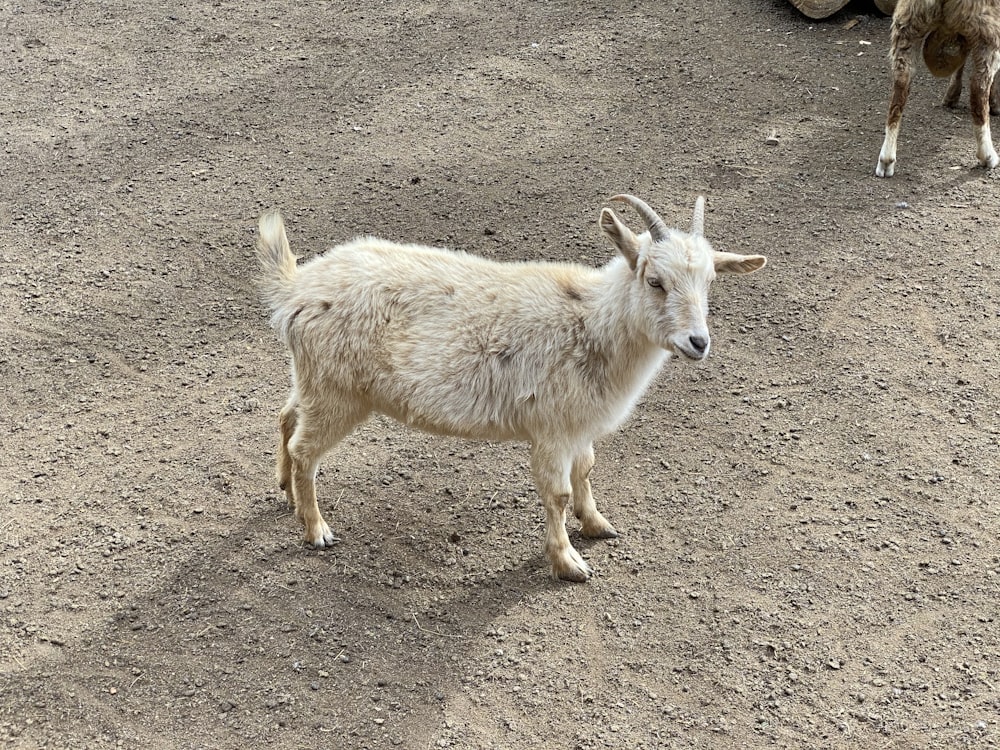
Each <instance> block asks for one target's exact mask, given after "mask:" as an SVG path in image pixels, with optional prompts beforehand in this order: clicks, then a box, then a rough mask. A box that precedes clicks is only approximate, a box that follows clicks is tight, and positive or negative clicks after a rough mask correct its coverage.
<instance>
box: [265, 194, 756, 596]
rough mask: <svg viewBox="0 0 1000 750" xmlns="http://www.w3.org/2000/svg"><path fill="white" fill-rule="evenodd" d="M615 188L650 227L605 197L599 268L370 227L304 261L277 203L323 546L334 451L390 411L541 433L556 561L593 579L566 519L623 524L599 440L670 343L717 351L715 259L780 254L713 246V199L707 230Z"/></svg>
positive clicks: (275, 290) (293, 421)
mask: <svg viewBox="0 0 1000 750" xmlns="http://www.w3.org/2000/svg"><path fill="white" fill-rule="evenodd" d="M612 200H620V201H625V202H628V203H629V204H631V205H632V206H633V207H635V208H636V210H637V211H638V212H639V214H640V215H641V216H642V218H643V220H644V222H645V223H646V226H647V229H648V231H646V232H644V233H642V234H640V235H636V234H634V233H633V232H632V230H630V229H629V228H628V227H627V226H625V225H624V224H623V223H622V222H621V221H620V220H619V219H618V217H617V216H616V215H615V213H614V212H613V211H612V210H611V209H609V208H605V209H604V210H603V211H602V212H601V216H600V226H601V228H602V229H603V231H604V233H605V234H606V235H607V236H608V237H609V238H610V239H611V241H612V242H613V243H614V245H615V246H616V247H617V248H618V251H619V253H620V255H619V256H617V257H616V258H615V259H613V260H611V261H610V262H609V263H608V264H607V265H606V266H604V267H603V268H600V269H596V268H590V267H585V266H580V265H576V264H568V263H497V262H493V261H490V260H486V259H483V258H479V257H476V256H473V255H467V254H465V253H461V252H452V251H449V250H443V249H436V248H429V247H423V246H418V245H402V244H396V243H393V242H388V241H385V240H379V239H374V238H371V237H366V238H361V239H356V240H354V241H352V242H348V243H346V244H343V245H339V246H337V247H334V248H333V249H331V250H329V251H327V252H326V253H325V254H324V255H322V256H319V257H317V258H314V259H313V260H311V261H309V262H307V263H304V264H303V265H301V266H297V265H296V257H295V256H294V255H292V253H291V250H290V249H289V245H288V240H287V238H286V235H285V229H284V223H283V221H282V218H281V216H280V215H279V214H278V213H276V212H270V213H266V214H265V215H264V216H262V217H261V219H260V226H259V232H260V236H259V242H258V256H259V259H260V262H261V264H262V266H263V269H264V277H263V279H262V289H263V294H264V298H265V299H266V301H267V303H268V304H269V306H270V308H271V310H272V316H271V323H272V325H273V327H274V328H275V329H276V330H277V332H278V334H279V336H280V338H281V340H282V341H284V343H285V344H286V345H287V346H288V348H289V350H290V351H291V355H292V390H291V395H290V396H289V398H288V401H287V403H286V404H285V407H284V408H283V409H282V410H281V415H280V419H279V422H280V432H281V438H280V444H279V451H278V466H277V475H278V482H279V484H280V486H281V487H282V488H284V490H285V491H286V493H287V498H288V502H289V505H290V506H292V507H293V508H294V509H295V513H296V515H297V516H298V518H299V520H300V521H301V522H302V524H303V525H304V526H305V538H306V542H307V543H308V544H310V545H312V546H314V547H324V546H326V545H329V544H331V543H333V542H334V541H335V540H336V538H335V537H334V535H333V533H332V532H331V530H330V527H329V526H328V525H327V523H326V521H325V520H324V519H323V516H322V515H321V514H320V511H319V507H318V505H317V502H316V488H315V482H314V479H315V474H316V469H317V466H318V464H319V461H320V458H321V457H322V456H323V455H324V454H325V453H326V452H327V451H328V450H329V449H330V448H332V447H333V446H334V445H335V444H336V443H337V442H338V441H339V440H341V439H342V438H343V437H345V436H346V435H347V434H348V433H349V432H351V430H353V429H354V428H355V427H356V426H357V425H358V424H360V423H361V422H363V421H364V420H365V419H366V418H367V417H368V416H369V415H370V414H371V413H373V412H380V413H382V414H386V415H388V416H391V417H393V418H395V419H396V420H398V421H399V422H402V423H403V424H406V425H410V426H412V427H416V428H419V429H422V430H426V431H429V432H434V433H439V434H445V435H456V436H461V437H466V438H474V439H487V440H524V441H527V442H529V443H530V445H531V469H532V473H533V476H534V479H535V483H536V486H537V489H538V493H539V495H540V496H541V499H542V504H543V506H544V508H545V515H546V523H545V552H546V554H547V556H548V559H549V562H550V563H551V565H552V572H553V574H554V576H556V577H558V578H563V579H568V580H572V581H584V580H586V579H587V578H588V576H589V575H590V574H591V571H590V568H589V567H588V565H587V563H586V562H584V560H583V558H582V557H581V556H580V554H579V553H578V552H577V551H576V550H575V549H574V548H573V546H572V545H571V544H570V541H569V537H568V536H567V533H566V526H565V514H566V509H567V507H568V505H569V504H570V501H572V504H573V509H574V512H575V514H576V516H577V518H578V519H579V520H580V524H581V527H582V533H583V535H584V536H586V537H596V538H609V537H614V536H616V535H617V534H616V532H615V529H614V527H613V526H612V525H611V524H610V523H608V521H607V520H606V519H605V518H604V516H602V515H601V513H600V512H599V511H598V510H597V507H596V505H595V503H594V498H593V495H592V494H591V488H590V480H589V478H588V477H589V475H590V470H591V467H592V466H593V465H594V451H593V441H594V440H595V439H596V438H598V437H601V436H602V435H605V434H607V433H608V432H610V431H612V430H614V429H615V428H616V427H617V426H618V425H619V424H621V423H622V421H623V420H624V419H625V418H626V416H627V415H628V413H629V411H630V410H631V408H632V406H633V404H634V403H635V402H636V400H637V399H638V398H639V397H640V396H641V395H642V393H643V392H644V390H645V389H646V386H647V385H648V383H649V382H650V380H651V379H652V378H653V376H654V375H655V374H656V372H657V371H658V369H659V367H660V365H661V364H662V362H663V361H664V359H665V358H666V357H667V356H668V355H670V354H674V355H679V356H681V357H682V358H684V359H688V360H694V361H697V360H701V359H704V358H705V357H706V356H707V355H708V350H709V333H708V326H707V323H706V314H707V307H708V302H707V300H708V288H709V285H710V284H711V282H712V279H714V278H715V275H716V273H720V272H732V273H749V272H752V271H756V270H757V269H759V268H761V267H762V266H763V265H764V263H765V262H766V261H765V258H764V257H763V256H760V255H748V256H744V255H736V254H733V253H724V252H715V251H714V250H713V249H712V246H711V245H710V244H709V242H708V240H706V239H705V237H704V236H703V234H702V225H703V217H704V199H703V198H699V199H698V201H697V203H696V208H695V218H694V226H693V229H692V232H691V233H687V232H682V231H678V230H673V229H667V228H666V226H665V225H664V223H663V221H662V220H661V219H660V218H659V217H658V216H657V215H656V214H655V212H653V210H652V209H651V208H649V206H648V205H646V204H645V203H644V202H642V201H640V200H639V199H638V198H634V197H632V196H616V197H615V198H613V199H612Z"/></svg>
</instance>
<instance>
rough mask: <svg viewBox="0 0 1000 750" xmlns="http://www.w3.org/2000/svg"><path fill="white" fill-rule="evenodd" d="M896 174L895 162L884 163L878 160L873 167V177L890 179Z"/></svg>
mask: <svg viewBox="0 0 1000 750" xmlns="http://www.w3.org/2000/svg"><path fill="white" fill-rule="evenodd" d="M895 172H896V162H895V160H893V161H890V162H888V163H884V162H882V161H881V160H879V163H878V164H876V165H875V176H876V177H892V175H893V174H895Z"/></svg>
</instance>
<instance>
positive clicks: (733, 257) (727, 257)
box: [715, 252, 767, 273]
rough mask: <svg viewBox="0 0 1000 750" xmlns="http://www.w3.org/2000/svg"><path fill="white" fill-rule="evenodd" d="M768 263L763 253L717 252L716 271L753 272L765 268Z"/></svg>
mask: <svg viewBox="0 0 1000 750" xmlns="http://www.w3.org/2000/svg"><path fill="white" fill-rule="evenodd" d="M766 263H767V258H765V257H764V256H763V255H737V254H736V253H718V252H717V253H715V272H716V273H753V272H754V271H758V270H760V269H761V268H763V267H764V265H765V264H766Z"/></svg>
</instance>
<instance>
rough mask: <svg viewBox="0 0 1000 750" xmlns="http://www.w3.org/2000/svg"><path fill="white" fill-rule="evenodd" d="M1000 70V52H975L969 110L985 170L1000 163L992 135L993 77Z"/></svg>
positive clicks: (979, 157)
mask: <svg viewBox="0 0 1000 750" xmlns="http://www.w3.org/2000/svg"><path fill="white" fill-rule="evenodd" d="M998 69H1000V51H997V50H991V49H987V48H984V47H977V48H975V49H974V50H973V51H972V75H971V76H970V77H969V109H970V110H971V111H972V125H973V127H974V128H975V131H976V159H978V160H979V164H980V165H981V166H983V167H985V168H986V169H993V168H994V167H995V166H997V165H998V164H1000V157H998V156H997V152H996V149H995V148H993V138H992V136H991V135H990V94H991V91H990V89H991V87H992V85H993V78H994V76H996V73H997V70H998Z"/></svg>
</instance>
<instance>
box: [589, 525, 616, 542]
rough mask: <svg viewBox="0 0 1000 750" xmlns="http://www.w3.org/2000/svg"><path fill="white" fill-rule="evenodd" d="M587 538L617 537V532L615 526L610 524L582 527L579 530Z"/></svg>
mask: <svg viewBox="0 0 1000 750" xmlns="http://www.w3.org/2000/svg"><path fill="white" fill-rule="evenodd" d="M580 533H581V534H583V535H584V536H585V537H586V538H587V539H617V538H618V532H617V531H615V527H614V526H612V525H611V524H608V525H607V526H601V527H598V528H587V527H584V528H582V529H581V530H580Z"/></svg>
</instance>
